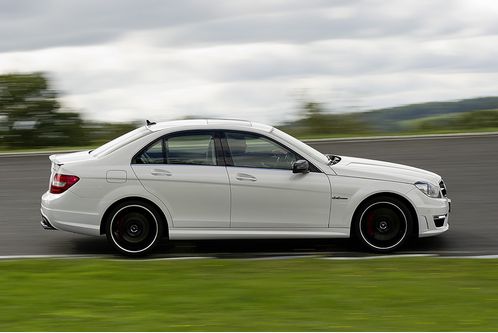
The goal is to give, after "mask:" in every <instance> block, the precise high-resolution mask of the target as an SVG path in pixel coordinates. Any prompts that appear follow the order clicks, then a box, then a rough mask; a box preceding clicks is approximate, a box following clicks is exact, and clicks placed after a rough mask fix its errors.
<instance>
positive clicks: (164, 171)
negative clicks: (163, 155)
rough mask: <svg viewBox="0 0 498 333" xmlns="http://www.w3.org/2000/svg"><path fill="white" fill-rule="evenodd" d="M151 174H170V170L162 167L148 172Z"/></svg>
mask: <svg viewBox="0 0 498 333" xmlns="http://www.w3.org/2000/svg"><path fill="white" fill-rule="evenodd" d="M150 174H151V175H153V176H171V172H170V171H168V170H163V169H154V170H152V171H151V172H150Z"/></svg>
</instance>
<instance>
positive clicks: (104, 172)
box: [41, 120, 450, 256]
mask: <svg viewBox="0 0 498 333" xmlns="http://www.w3.org/2000/svg"><path fill="white" fill-rule="evenodd" d="M50 160H51V161H52V166H51V167H52V173H51V176H50V187H49V189H48V191H47V192H46V193H45V194H44V195H43V197H42V202H41V214H42V221H41V223H42V225H43V227H45V228H46V229H60V230H65V231H71V232H76V233H81V234H87V235H95V236H98V235H103V234H105V235H106V236H107V239H108V240H109V242H110V243H111V244H112V245H113V246H114V247H115V249H117V250H118V251H119V252H121V253H123V254H125V255H131V256H136V255H144V254H146V253H148V252H150V251H151V250H152V249H153V248H154V246H156V245H157V244H158V242H160V241H161V240H162V239H164V240H165V241H166V240H167V239H222V238H238V239H247V238H272V239H273V238H347V237H351V238H353V239H355V240H357V241H358V242H359V243H360V244H361V245H362V246H363V247H365V248H367V249H369V250H372V251H376V252H389V251H393V250H396V249H398V248H400V247H401V246H402V245H403V244H405V243H406V242H407V241H408V240H409V239H412V238H416V237H417V236H418V237H425V236H433V235H437V234H440V233H442V232H444V231H446V230H448V216H449V211H450V200H449V199H448V198H447V197H446V187H445V184H444V182H443V180H442V179H441V177H440V176H439V175H437V174H435V173H432V172H429V171H425V170H421V169H417V168H413V167H409V166H405V165H400V164H393V163H387V162H380V161H375V160H367V159H360V158H353V157H346V156H336V155H324V154H322V153H320V152H318V151H317V150H315V149H313V148H311V147H310V146H308V145H306V144H305V143H303V142H301V141H299V140H297V139H295V138H293V137H292V136H290V135H288V134H286V133H284V132H282V131H280V130H278V129H276V128H274V127H271V126H267V125H263V124H258V123H253V122H247V121H234V120H186V121H171V122H164V123H157V124H156V123H150V122H147V125H146V126H144V127H141V128H138V129H136V130H134V131H132V132H129V133H127V134H125V135H123V136H121V137H119V138H117V139H115V140H113V141H111V142H109V143H107V144H105V145H103V146H101V147H99V148H97V149H95V150H92V151H82V152H78V153H70V154H58V155H52V156H50Z"/></svg>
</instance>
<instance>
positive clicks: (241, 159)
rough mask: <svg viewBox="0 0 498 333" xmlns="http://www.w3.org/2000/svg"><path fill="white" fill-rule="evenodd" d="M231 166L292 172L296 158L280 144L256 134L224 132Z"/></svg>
mask: <svg viewBox="0 0 498 333" xmlns="http://www.w3.org/2000/svg"><path fill="white" fill-rule="evenodd" d="M225 137H226V140H227V144H228V148H229V151H230V157H231V158H232V163H233V166H236V167H248V168H265V169H284V170H292V165H293V164H294V162H295V161H297V160H298V156H296V154H294V153H293V152H292V151H290V150H288V149H287V148H285V147H283V146H281V145H280V144H278V143H276V142H274V141H272V140H270V139H268V138H266V137H264V136H261V135H257V134H252V133H243V132H226V133H225Z"/></svg>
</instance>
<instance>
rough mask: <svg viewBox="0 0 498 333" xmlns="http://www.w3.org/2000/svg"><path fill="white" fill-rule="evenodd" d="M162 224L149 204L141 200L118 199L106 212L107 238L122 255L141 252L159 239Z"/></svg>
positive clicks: (144, 251) (145, 252)
mask: <svg viewBox="0 0 498 333" xmlns="http://www.w3.org/2000/svg"><path fill="white" fill-rule="evenodd" d="M164 224H165V221H163V218H162V215H161V214H160V213H159V212H158V210H157V208H156V207H154V206H153V205H151V204H148V203H145V202H141V201H126V202H122V203H120V204H118V205H117V206H115V207H113V208H112V210H111V211H110V212H109V214H108V218H107V221H106V236H107V241H108V242H109V243H110V244H111V245H112V246H113V247H114V248H115V249H116V250H117V251H118V252H119V253H121V254H124V255H126V256H130V257H139V256H145V255H147V254H149V253H150V252H151V251H152V250H153V249H154V248H155V247H156V246H157V244H158V243H159V241H160V240H161V236H162V235H163V226H164Z"/></svg>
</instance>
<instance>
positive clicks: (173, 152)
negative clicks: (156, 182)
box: [135, 133, 216, 165]
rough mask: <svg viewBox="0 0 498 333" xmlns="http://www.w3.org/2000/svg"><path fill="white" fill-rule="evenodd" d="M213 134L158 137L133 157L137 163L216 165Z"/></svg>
mask: <svg viewBox="0 0 498 333" xmlns="http://www.w3.org/2000/svg"><path fill="white" fill-rule="evenodd" d="M214 140H215V139H214V134H211V133H209V134H205V133H202V134H180V135H175V136H172V137H167V138H162V139H159V140H158V141H157V142H155V143H153V144H152V145H151V146H150V147H149V148H148V149H146V150H145V151H144V152H142V153H141V154H139V155H138V156H137V158H136V159H135V163H137V164H189V165H216V151H215V143H214Z"/></svg>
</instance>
